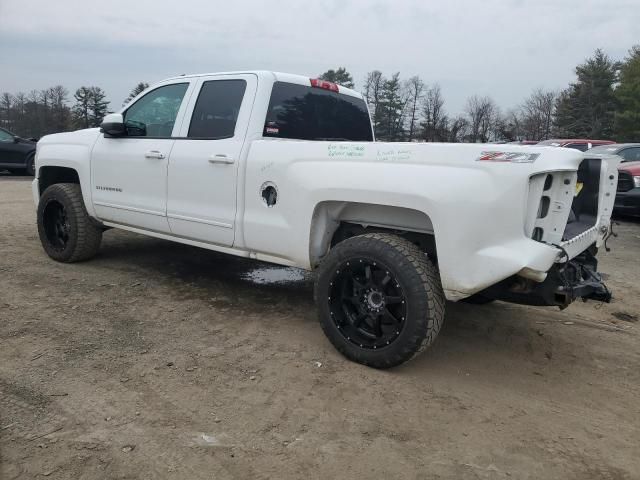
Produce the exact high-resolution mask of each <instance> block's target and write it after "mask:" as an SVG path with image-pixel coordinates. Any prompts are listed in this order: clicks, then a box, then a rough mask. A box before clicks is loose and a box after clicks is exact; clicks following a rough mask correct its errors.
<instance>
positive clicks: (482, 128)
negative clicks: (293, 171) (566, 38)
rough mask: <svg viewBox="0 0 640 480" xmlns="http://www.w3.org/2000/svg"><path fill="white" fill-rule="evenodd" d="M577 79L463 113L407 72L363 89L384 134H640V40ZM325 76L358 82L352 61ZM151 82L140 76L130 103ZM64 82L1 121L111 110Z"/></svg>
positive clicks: (8, 100)
mask: <svg viewBox="0 0 640 480" xmlns="http://www.w3.org/2000/svg"><path fill="white" fill-rule="evenodd" d="M575 73H576V80H575V82H574V83H571V84H570V85H569V86H568V87H567V88H566V89H564V90H562V91H560V92H556V91H553V90H548V89H542V88H538V89H535V90H534V91H532V92H531V94H530V95H529V96H528V97H527V98H526V99H524V101H523V102H522V103H521V104H520V105H518V106H515V107H513V108H510V109H508V110H505V111H503V110H501V109H500V108H499V107H498V105H497V104H496V102H495V101H494V100H493V99H492V98H491V97H490V96H479V95H473V96H471V97H469V98H468V99H467V101H466V103H465V107H464V109H463V111H462V112H461V113H459V114H457V115H453V114H451V113H449V112H447V110H446V108H445V99H444V94H443V91H442V88H441V87H440V85H439V84H437V83H433V84H428V83H426V82H424V81H423V80H422V79H421V78H420V77H419V76H412V77H410V78H408V79H402V78H401V77H400V73H399V72H396V73H393V74H392V75H390V76H385V75H384V74H383V73H382V72H381V71H379V70H373V71H371V72H369V73H367V75H366V76H365V78H364V81H363V84H362V88H361V91H362V93H363V95H364V97H365V100H366V102H367V104H368V106H369V111H370V112H371V118H372V123H373V128H374V130H375V134H376V138H378V139H380V140H386V141H426V142H489V141H518V140H520V141H521V140H535V141H539V140H545V139H548V138H553V137H566V138H580V137H585V138H602V139H615V140H618V141H640V45H638V46H634V47H633V48H631V50H630V51H629V53H628V55H627V57H626V58H624V59H623V60H621V61H617V60H613V59H611V58H610V57H609V56H608V55H607V54H606V53H604V52H603V51H602V50H596V51H595V52H594V54H593V55H592V56H591V57H590V58H588V59H586V60H585V61H584V62H583V63H582V64H580V65H578V66H577V67H576V68H575ZM320 78H322V79H324V80H327V81H332V82H335V83H338V84H340V85H344V86H346V87H349V88H354V87H355V83H354V80H353V77H352V75H351V74H350V73H349V72H348V71H347V69H346V68H344V67H340V68H338V69H336V70H328V71H326V72H324V73H323V74H321V75H320ZM148 86H149V85H148V84H147V83H145V82H140V83H138V84H137V85H136V86H135V87H134V88H133V89H132V91H131V93H130V94H129V96H128V97H127V98H126V99H125V100H124V101H123V105H124V104H126V103H128V102H129V101H130V100H132V99H133V98H134V97H135V96H136V95H138V94H139V93H140V92H142V91H143V90H145V89H146V88H147V87H148ZM69 97H70V94H69V91H68V90H67V89H66V88H65V87H63V86H61V85H57V86H54V87H51V88H47V89H45V90H33V91H31V92H29V93H27V94H25V93H24V92H18V93H16V94H11V93H8V92H4V93H2V94H1V95H0V126H3V127H5V128H7V129H9V130H11V131H13V132H16V133H17V134H19V135H21V136H23V137H36V138H39V137H41V136H43V135H46V134H49V133H54V132H61V131H69V130H73V129H77V128H88V127H95V126H98V125H99V124H100V121H101V120H102V118H103V117H104V115H106V114H107V113H108V112H109V103H108V102H107V101H106V93H105V92H104V90H102V89H101V88H100V87H96V86H82V87H80V88H78V89H77V90H76V91H75V93H74V94H73V101H71V100H70V98H69Z"/></svg>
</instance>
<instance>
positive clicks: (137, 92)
mask: <svg viewBox="0 0 640 480" xmlns="http://www.w3.org/2000/svg"><path fill="white" fill-rule="evenodd" d="M330 71H331V70H330ZM147 88H149V84H148V83H147V82H140V83H138V84H137V85H136V86H135V87H133V89H132V90H131V92H130V93H129V96H128V97H127V98H126V99H125V100H124V102H122V105H123V106H124V105H126V104H127V103H129V102H130V101H131V100H133V99H134V98H136V97H137V96H138V95H140V94H141V93H142V92H144V91H145V90H146V89H147Z"/></svg>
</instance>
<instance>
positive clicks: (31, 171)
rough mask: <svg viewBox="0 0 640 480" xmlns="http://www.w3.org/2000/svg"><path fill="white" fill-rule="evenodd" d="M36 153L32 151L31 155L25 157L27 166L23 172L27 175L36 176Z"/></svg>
mask: <svg viewBox="0 0 640 480" xmlns="http://www.w3.org/2000/svg"><path fill="white" fill-rule="evenodd" d="M35 160H36V155H35V153H32V154H31V155H29V157H28V158H27V166H26V168H25V172H26V174H27V175H30V176H32V177H35V176H36V162H35Z"/></svg>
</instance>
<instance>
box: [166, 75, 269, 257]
mask: <svg viewBox="0 0 640 480" xmlns="http://www.w3.org/2000/svg"><path fill="white" fill-rule="evenodd" d="M195 88H196V90H195V93H194V95H193V96H192V97H191V101H190V102H189V106H188V108H187V112H186V117H185V121H184V123H183V127H182V131H181V133H180V138H179V139H177V140H176V143H175V145H174V146H173V151H172V153H171V158H170V160H169V166H168V199H167V217H168V221H169V225H170V227H171V232H172V233H173V234H174V235H178V236H181V237H185V238H190V239H193V240H198V241H203V242H207V243H213V244H217V245H223V246H231V245H233V242H234V235H235V217H236V200H237V199H236V190H237V181H238V170H239V167H240V162H241V159H242V158H243V149H244V146H245V143H244V140H245V136H246V133H247V128H248V125H249V118H250V116H251V109H252V106H253V101H254V98H255V94H256V88H257V77H256V76H255V75H252V74H241V75H215V76H209V77H201V78H200V79H199V81H198V83H197V85H196V87H195Z"/></svg>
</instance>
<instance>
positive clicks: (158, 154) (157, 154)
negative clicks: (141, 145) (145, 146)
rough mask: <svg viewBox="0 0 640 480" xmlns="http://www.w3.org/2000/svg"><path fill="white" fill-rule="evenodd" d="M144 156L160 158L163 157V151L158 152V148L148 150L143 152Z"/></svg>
mask: <svg viewBox="0 0 640 480" xmlns="http://www.w3.org/2000/svg"><path fill="white" fill-rule="evenodd" d="M144 158H157V159H158V160H162V159H163V158H164V153H162V152H159V151H158V150H149V151H148V152H147V153H145V154H144Z"/></svg>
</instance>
